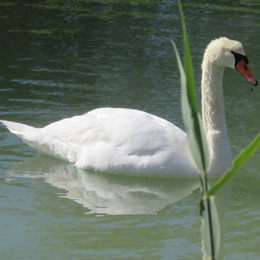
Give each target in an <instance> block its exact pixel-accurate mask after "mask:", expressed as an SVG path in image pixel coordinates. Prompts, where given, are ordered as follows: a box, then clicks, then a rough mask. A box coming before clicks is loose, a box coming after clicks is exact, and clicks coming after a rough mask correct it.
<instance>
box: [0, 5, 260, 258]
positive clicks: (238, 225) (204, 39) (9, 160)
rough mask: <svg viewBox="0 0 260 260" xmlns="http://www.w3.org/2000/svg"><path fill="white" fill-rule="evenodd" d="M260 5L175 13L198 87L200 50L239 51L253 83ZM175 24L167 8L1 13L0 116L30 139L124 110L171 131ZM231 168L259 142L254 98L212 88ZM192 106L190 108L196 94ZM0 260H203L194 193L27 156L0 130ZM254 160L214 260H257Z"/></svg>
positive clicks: (12, 9) (240, 86) (187, 185)
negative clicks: (32, 130) (218, 97)
mask: <svg viewBox="0 0 260 260" xmlns="http://www.w3.org/2000/svg"><path fill="white" fill-rule="evenodd" d="M259 4H260V2H259V1H250V2H245V1H232V3H230V1H224V0H222V1H213V0H212V1H208V4H207V5H205V4H204V1H198V0H197V1H196V0H195V1H192V2H191V1H189V3H187V4H186V5H185V6H184V12H185V15H186V22H187V28H188V34H189V39H190V45H191V49H192V54H193V62H194V69H195V77H196V85H197V86H198V88H197V90H198V92H199V90H200V88H199V86H200V64H201V60H202V55H203V51H204V49H205V47H206V45H207V44H208V43H209V41H210V40H212V39H215V38H217V37H220V36H227V37H229V38H231V39H236V40H239V41H241V42H242V43H243V44H244V47H245V51H246V53H247V55H248V58H249V60H250V68H251V70H252V72H253V74H254V75H255V76H256V78H258V79H259V78H260V74H259V73H258V72H259V70H260V65H259V62H258V60H259V59H258V57H259V55H260V49H259V47H258V46H259V36H258V35H259V25H260V18H259V12H260V7H259ZM178 17H179V11H178V8H177V6H176V4H175V2H171V1H168V2H167V1H164V2H159V1H153V2H146V1H136V2H135V1H132V2H131V4H130V3H128V1H118V2H114V1H111V2H110V1H106V2H102V1H100V2H98V1H65V2H60V1H38V2H37V4H36V3H32V2H31V1H18V0H14V1H12V2H1V3H0V20H1V23H0V30H1V31H0V33H1V37H0V48H1V51H0V66H1V70H0V86H1V88H0V117H1V119H6V120H12V121H18V122H23V123H26V124H30V125H33V126H37V127H41V126H44V125H46V124H48V123H51V122H53V121H56V120H59V119H62V118H66V117H70V116H73V115H77V114H82V113H84V112H86V111H89V110H92V109H94V108H97V107H107V106H110V107H127V108H134V109H141V110H144V111H147V112H150V113H153V114H155V115H158V116H161V117H163V118H165V119H167V120H169V121H171V122H173V123H175V124H176V125H178V126H180V127H183V125H182V119H181V111H180V90H179V72H178V69H177V64H176V60H175V56H174V53H173V49H172V46H171V44H170V42H169V38H173V39H174V40H175V42H176V43H177V46H178V48H179V50H180V52H181V53H182V35H181V34H182V32H181V23H180V20H179V18H178ZM224 86H225V88H224V94H225V105H226V118H227V124H228V130H229V137H230V142H231V145H232V152H233V156H234V157H235V156H236V155H237V154H238V152H239V151H240V150H241V149H243V147H245V146H246V145H247V144H248V143H249V142H250V140H252V139H253V137H254V136H255V135H256V134H257V133H258V131H259V115H260V112H259V111H260V104H259V95H260V94H259V93H260V92H259V88H258V87H255V88H254V91H253V92H252V91H250V88H251V86H249V84H248V83H247V82H246V81H245V80H244V79H243V78H242V77H241V75H239V73H237V72H236V71H232V70H226V73H225V78H224ZM198 98H200V97H199V95H198ZM0 146H1V150H0V183H1V186H0V187H1V192H0V198H1V200H0V203H1V213H0V216H1V217H0V232H1V234H2V235H1V238H0V250H1V259H22V260H23V259H24V260H25V259H26V260H27V259H37V260H38V259H39V260H43V259H55V260H56V259H57V260H60V259H62V260H65V259H129V260H130V259H165V260H166V259H201V258H202V253H201V244H200V243H201V239H200V231H199V229H200V225H201V223H200V218H199V216H198V207H197V202H198V198H199V190H198V189H197V188H196V187H197V181H196V180H180V179H171V180H169V179H149V178H134V177H124V176H111V175H106V174H102V173H94V172H88V173H86V172H83V171H80V170H76V169H75V168H73V167H71V166H70V165H68V163H66V162H62V161H59V160H55V159H51V158H48V157H47V156H43V155H38V154H37V152H36V151H34V150H33V149H31V148H29V147H28V146H27V145H25V144H24V143H23V142H22V141H20V140H19V139H18V138H17V137H15V136H14V135H12V134H10V133H9V132H8V131H7V130H6V129H5V128H3V127H1V128H0ZM258 157H259V151H258V152H257V153H256V154H255V155H253V157H252V158H251V159H250V160H249V161H248V162H247V163H246V165H245V167H243V169H242V170H241V171H240V172H239V173H238V174H237V175H236V176H235V178H234V182H233V192H232V197H231V199H230V201H229V210H228V212H227V230H226V233H225V252H224V255H225V257H224V259H229V260H231V259H252V260H253V259H258V258H260V252H259V246H258V245H259V243H260V230H259V218H260V217H259V215H260V212H259V199H258V198H259V183H260V180H259V169H260V163H259V160H258Z"/></svg>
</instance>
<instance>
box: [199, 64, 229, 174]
mask: <svg viewBox="0 0 260 260" xmlns="http://www.w3.org/2000/svg"><path fill="white" fill-rule="evenodd" d="M223 74H224V68H222V67H219V66H217V65H215V64H214V63H211V62H210V61H207V60H204V62H203V65H202V82H201V93H202V120H203V124H204V127H205V131H206V136H207V141H208V145H209V151H210V159H211V161H210V170H209V174H223V173H224V172H225V171H226V170H228V169H229V168H230V167H231V164H232V156H231V149H230V144H229V139H228V134H227V126H226V119H225V112H224V98H223V89H222V79H223Z"/></svg>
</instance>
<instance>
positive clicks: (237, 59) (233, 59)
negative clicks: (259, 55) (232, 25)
mask: <svg viewBox="0 0 260 260" xmlns="http://www.w3.org/2000/svg"><path fill="white" fill-rule="evenodd" d="M205 60H207V61H209V62H211V63H214V64H216V65H218V66H219V67H229V68H232V69H236V70H238V71H239V72H240V73H241V74H242V75H243V76H244V77H245V78H246V79H247V80H248V81H249V82H250V83H251V84H253V85H255V86H256V85H257V84H258V82H257V80H256V79H255V77H254V76H253V74H252V73H251V71H250V69H249V67H248V63H249V61H248V58H247V56H246V55H245V52H244V48H243V45H242V44H241V43H240V42H238V41H233V40H229V39H228V38H224V37H222V38H219V39H216V40H213V41H212V42H211V43H210V44H209V45H208V47H207V49H206V51H205V54H204V61H205ZM205 65H206V64H205ZM202 66H203V64H202Z"/></svg>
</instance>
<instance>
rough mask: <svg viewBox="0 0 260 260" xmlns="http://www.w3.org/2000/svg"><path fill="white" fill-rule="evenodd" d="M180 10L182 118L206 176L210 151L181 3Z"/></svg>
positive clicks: (195, 159)
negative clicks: (183, 60) (183, 75)
mask: <svg viewBox="0 0 260 260" xmlns="http://www.w3.org/2000/svg"><path fill="white" fill-rule="evenodd" d="M179 8H180V14H181V21H182V28H183V42H184V53H185V74H186V84H185V85H184V84H182V85H181V91H182V94H181V96H182V98H181V103H182V117H183V121H184V126H185V131H186V133H187V136H188V142H189V146H190V150H191V153H192V156H193V158H194V161H195V162H196V164H197V166H198V168H199V170H200V172H201V173H204V174H205V173H206V172H207V171H208V169H209V162H210V157H209V149H208V144H207V139H206V134H205V131H204V127H203V124H202V120H201V116H200V114H199V111H198V103H197V97H196V89H195V81H194V72H193V65H192V60H191V54H190V47H189V42H188V36H187V31H186V25H185V20H184V15H183V11H182V7H181V3H180V1H179Z"/></svg>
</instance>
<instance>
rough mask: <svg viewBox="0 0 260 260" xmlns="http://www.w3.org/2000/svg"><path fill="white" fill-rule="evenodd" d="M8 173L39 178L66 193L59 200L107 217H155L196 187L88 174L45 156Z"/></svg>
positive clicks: (184, 181) (192, 182)
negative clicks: (71, 202)
mask: <svg viewBox="0 0 260 260" xmlns="http://www.w3.org/2000/svg"><path fill="white" fill-rule="evenodd" d="M9 174H10V175H12V176H16V177H18V176H19V177H29V178H43V179H44V181H46V182H47V183H49V184H50V185H52V186H54V187H56V188H58V189H64V190H66V193H64V194H63V195H62V196H61V197H65V198H68V199H71V200H73V201H75V202H77V203H79V204H81V205H83V207H85V208H87V209H88V212H87V213H97V214H109V215H124V214H156V212H158V211H159V210H161V209H163V208H164V207H165V206H166V205H167V204H169V203H174V202H177V201H179V200H181V199H183V198H185V197H187V196H189V195H190V194H191V193H192V192H193V190H195V189H196V188H198V186H199V181H198V179H197V178H147V177H134V176H119V175H112V174H103V173H97V172H88V171H86V170H82V169H78V168H76V167H74V166H72V165H69V164H67V163H66V162H62V161H58V160H56V159H53V158H50V157H48V156H45V155H37V156H36V157H34V158H28V159H26V160H25V161H24V162H23V163H18V164H15V165H14V167H13V168H12V169H10V171H9ZM59 196H60V195H59Z"/></svg>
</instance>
